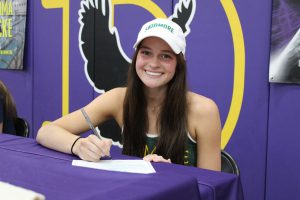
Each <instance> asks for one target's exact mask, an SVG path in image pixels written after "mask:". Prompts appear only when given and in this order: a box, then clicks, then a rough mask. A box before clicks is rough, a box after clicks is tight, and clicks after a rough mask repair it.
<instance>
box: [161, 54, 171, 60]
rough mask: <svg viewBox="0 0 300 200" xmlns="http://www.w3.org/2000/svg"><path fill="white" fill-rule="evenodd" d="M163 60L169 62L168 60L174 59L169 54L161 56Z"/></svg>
mask: <svg viewBox="0 0 300 200" xmlns="http://www.w3.org/2000/svg"><path fill="white" fill-rule="evenodd" d="M161 57H162V59H164V60H168V59H171V58H172V57H171V56H170V55H169V54H163V55H161Z"/></svg>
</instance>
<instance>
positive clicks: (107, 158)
mask: <svg viewBox="0 0 300 200" xmlns="http://www.w3.org/2000/svg"><path fill="white" fill-rule="evenodd" d="M80 110H81V112H82V114H83V116H84V118H85V121H86V122H87V123H88V125H89V126H90V129H91V130H92V131H93V133H94V135H96V136H97V137H98V138H99V139H100V140H102V139H101V136H100V134H99V133H98V132H97V131H96V129H95V127H94V126H93V124H92V122H91V120H90V118H89V116H88V115H87V114H86V112H85V110H84V109H83V108H81V109H80ZM101 151H102V149H101ZM102 153H103V151H102ZM100 159H101V160H111V156H104V157H101V158H100Z"/></svg>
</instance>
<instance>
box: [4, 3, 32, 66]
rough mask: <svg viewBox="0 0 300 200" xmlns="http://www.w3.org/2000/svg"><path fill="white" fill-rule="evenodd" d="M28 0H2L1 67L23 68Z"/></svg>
mask: <svg viewBox="0 0 300 200" xmlns="http://www.w3.org/2000/svg"><path fill="white" fill-rule="evenodd" d="M26 7H27V0H0V69H23V55H24V43H25V25H26Z"/></svg>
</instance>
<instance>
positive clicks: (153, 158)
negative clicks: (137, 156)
mask: <svg viewBox="0 0 300 200" xmlns="http://www.w3.org/2000/svg"><path fill="white" fill-rule="evenodd" d="M143 160H145V161H149V162H165V163H172V162H171V159H170V158H169V159H165V158H164V157H162V156H159V155H157V154H149V155H146V156H145V157H144V158H143Z"/></svg>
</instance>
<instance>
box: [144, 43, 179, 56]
mask: <svg viewBox="0 0 300 200" xmlns="http://www.w3.org/2000/svg"><path fill="white" fill-rule="evenodd" d="M140 49H149V50H151V48H150V47H147V46H144V45H141V47H140ZM162 52H163V53H169V54H172V55H175V53H174V52H173V51H171V50H162Z"/></svg>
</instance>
